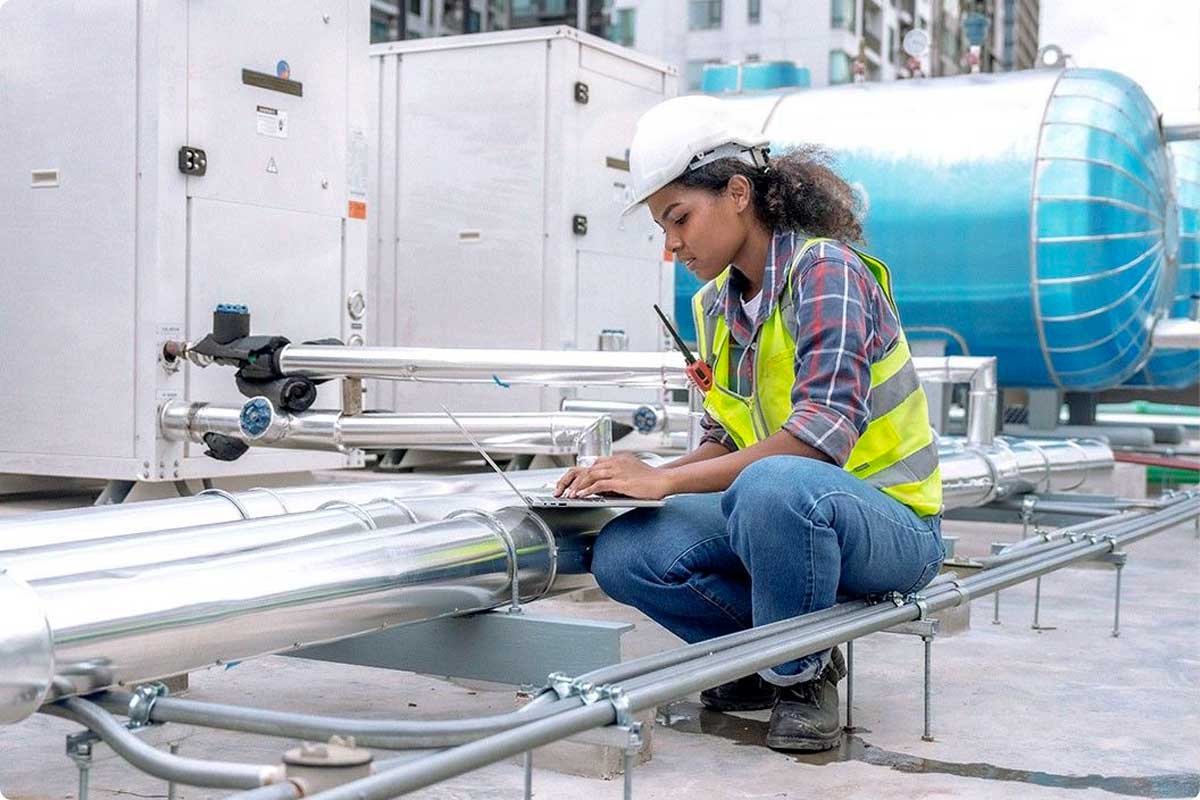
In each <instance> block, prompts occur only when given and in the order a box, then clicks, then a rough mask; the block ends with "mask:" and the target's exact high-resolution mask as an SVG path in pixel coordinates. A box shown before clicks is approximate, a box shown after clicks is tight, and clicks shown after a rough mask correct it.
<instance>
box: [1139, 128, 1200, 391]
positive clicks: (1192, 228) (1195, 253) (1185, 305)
mask: <svg viewBox="0 0 1200 800" xmlns="http://www.w3.org/2000/svg"><path fill="white" fill-rule="evenodd" d="M1167 148H1168V150H1169V151H1170V153H1171V160H1172V161H1173V162H1174V165H1175V201H1176V204H1177V205H1178V207H1179V246H1178V249H1177V251H1176V252H1177V253H1178V256H1177V258H1176V263H1175V267H1176V279H1175V291H1174V294H1173V296H1172V300H1171V309H1170V312H1171V316H1172V317H1177V318H1187V319H1200V142H1172V143H1171V144H1169V145H1168V146H1167ZM1197 380H1200V351H1196V350H1168V351H1165V352H1161V353H1157V354H1155V355H1153V356H1151V357H1150V360H1149V361H1148V362H1147V363H1146V366H1145V367H1144V368H1142V369H1140V370H1138V372H1137V374H1135V375H1134V376H1133V379H1132V380H1130V381H1129V385H1130V386H1147V387H1155V388H1163V389H1179V388H1183V387H1186V386H1191V385H1192V384H1194V383H1196V381H1197Z"/></svg>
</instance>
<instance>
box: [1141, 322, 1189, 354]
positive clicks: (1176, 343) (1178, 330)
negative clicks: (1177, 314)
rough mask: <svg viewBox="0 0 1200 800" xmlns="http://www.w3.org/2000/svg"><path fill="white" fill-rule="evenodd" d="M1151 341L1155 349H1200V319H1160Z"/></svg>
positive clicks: (1155, 326) (1151, 335)
mask: <svg viewBox="0 0 1200 800" xmlns="http://www.w3.org/2000/svg"><path fill="white" fill-rule="evenodd" d="M1150 341H1151V344H1152V346H1153V348H1154V350H1155V351H1159V350H1200V320H1195V319H1160V320H1159V321H1158V322H1157V323H1155V325H1154V331H1153V332H1152V333H1151V334H1150Z"/></svg>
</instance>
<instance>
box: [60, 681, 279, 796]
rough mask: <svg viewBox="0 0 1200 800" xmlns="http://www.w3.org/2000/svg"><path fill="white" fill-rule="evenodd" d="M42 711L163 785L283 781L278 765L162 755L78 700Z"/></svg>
mask: <svg viewBox="0 0 1200 800" xmlns="http://www.w3.org/2000/svg"><path fill="white" fill-rule="evenodd" d="M41 711H42V712H43V713H45V714H49V715H51V716H54V717H62V718H63V719H69V720H71V721H72V722H77V723H79V724H80V725H82V726H84V727H85V728H87V729H88V730H90V731H91V732H92V733H94V734H96V735H97V736H99V737H100V738H101V739H102V740H103V741H104V743H105V744H107V745H108V746H109V747H111V748H112V749H113V752H115V753H116V754H117V755H119V756H120V757H121V758H123V759H125V761H127V762H128V763H129V764H130V765H131V766H133V767H135V768H137V769H139V770H141V771H142V772H144V773H146V774H147V775H153V776H154V777H156V778H161V779H162V780H164V781H170V782H172V783H181V784H184V785H185V786H206V787H208V788H212V789H254V788H257V787H259V786H267V785H270V784H275V783H279V782H281V781H283V780H285V773H284V768H283V767H282V766H281V765H266V764H262V765H260V764H237V763H232V762H225V761H201V760H199V759H195V758H184V757H182V756H177V755H171V754H169V753H164V752H163V751H161V750H159V749H158V748H156V747H154V746H152V745H149V744H147V743H146V742H144V741H142V740H141V739H139V738H138V737H137V736H136V735H134V734H133V733H130V731H129V729H128V728H126V727H125V726H124V725H122V724H121V723H120V722H118V721H117V720H116V719H114V718H113V716H112V715H111V714H109V713H108V712H107V711H105V710H104V709H103V708H101V707H100V706H98V705H96V704H95V703H92V702H89V701H88V700H85V699H83V698H80V697H67V698H64V699H62V700H59V701H57V702H56V703H52V704H50V705H47V706H43V707H42V709H41Z"/></svg>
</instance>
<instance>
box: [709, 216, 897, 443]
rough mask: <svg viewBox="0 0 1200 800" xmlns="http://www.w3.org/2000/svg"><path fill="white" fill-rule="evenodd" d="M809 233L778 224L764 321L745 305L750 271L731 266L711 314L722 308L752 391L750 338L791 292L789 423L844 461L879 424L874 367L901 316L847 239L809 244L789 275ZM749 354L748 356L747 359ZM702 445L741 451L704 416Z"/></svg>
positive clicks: (736, 363)
mask: <svg viewBox="0 0 1200 800" xmlns="http://www.w3.org/2000/svg"><path fill="white" fill-rule="evenodd" d="M805 238H807V237H805V236H804V234H803V233H799V232H797V231H788V230H776V231H775V234H774V236H773V237H772V239H771V247H770V249H769V251H768V254H767V263H766V271H765V273H764V274H763V287H762V288H763V296H762V302H761V303H760V305H759V308H758V314H757V316H756V318H755V319H753V320H752V319H749V318H748V317H747V316H746V312H745V310H744V309H743V308H742V291H743V289H744V288H745V287H746V285H747V281H746V277H745V276H744V275H743V274H742V273H741V272H739V271H738V270H737V269H731V270H730V271H729V278H728V280H726V281H725V284H724V285H723V286H722V288H721V291H720V292H719V293H718V294H717V295H716V297H715V298H714V300H713V303H712V305H711V306H709V307H708V308H706V309H705V312H706V313H707V314H709V315H715V314H717V313H721V314H723V315H724V316H725V322H726V324H727V325H728V326H729V330H730V336H731V339H732V341H731V342H730V344H731V346H733V345H736V346H737V347H736V350H737V351H740V352H735V353H734V354H733V356H734V357H732V358H731V359H730V365H729V369H730V372H731V373H734V374H731V375H730V376H729V384H728V385H729V386H730V387H731V388H733V389H734V390H735V391H737V392H738V393H739V394H742V395H749V394H750V393H751V391H752V390H753V384H754V365H753V358H752V356H751V355H750V353H751V352H752V351H751V350H750V344H751V342H752V341H753V340H754V337H755V334H756V333H757V332H758V329H759V327H760V326H761V325H762V323H763V322H764V321H765V320H766V319H767V318H768V317H769V316H770V315H771V314H772V312H773V311H774V310H775V307H776V306H777V305H778V304H779V300H780V298H781V297H783V293H784V292H791V293H792V301H793V303H792V313H794V314H795V315H796V321H797V323H798V325H797V330H798V331H799V336H798V337H797V338H796V357H795V362H794V365H795V371H796V382H795V384H793V386H792V414H791V416H790V417H789V418H788V420H787V421H786V422H785V423H784V425H783V429H784V430H786V431H787V432H788V433H790V434H792V435H793V436H795V437H796V438H797V439H799V440H800V441H802V442H805V443H806V444H808V445H810V446H812V447H813V448H815V449H817V450H820V451H821V452H822V453H825V454H826V455H827V456H829V457H830V458H831V459H832V460H833V462H834V463H835V464H838V465H839V466H843V465H845V463H846V461H847V460H848V459H849V457H850V451H851V450H853V449H854V445H855V444H856V443H857V442H858V437H859V436H861V435H862V432H863V431H865V430H866V429H867V423H868V422H869V421H870V406H869V403H868V398H869V396H870V392H871V364H872V363H874V362H876V361H879V360H880V359H882V358H883V356H884V355H885V354H886V353H887V351H888V350H889V349H890V348H891V347H892V345H893V344H895V342H896V339H897V338H898V337H899V335H900V320H899V319H898V318H897V316H896V314H895V312H894V311H893V310H892V306H891V304H890V303H889V302H888V300H887V297H886V296H885V295H884V293H883V289H882V288H881V287H880V285H879V282H878V281H876V280H875V276H874V275H872V274H871V271H870V270H869V269H867V267H866V266H865V265H864V264H863V263H862V261H861V260H859V258H858V256H857V255H855V253H854V251H853V250H852V249H850V248H849V247H848V246H846V245H844V244H842V243H840V242H821V243H819V244H816V245H814V246H813V247H811V248H809V249H808V251H807V252H806V253H805V254H804V256H803V257H802V258H801V259H800V262H799V263H797V264H796V268H795V269H794V270H792V273H791V280H790V281H788V280H787V269H788V265H789V264H790V263H791V261H792V256H793V254H794V252H795V250H796V248H797V247H799V246H801V245H803V243H804V241H805ZM739 356H740V357H739ZM701 424H702V426H703V427H704V430H705V433H704V436H703V437H702V439H701V443H703V442H716V443H718V444H720V445H722V446H723V447H725V448H726V449H727V450H731V451H732V450H736V449H737V445H736V444H735V443H734V441H733V438H732V437H731V436H730V435H729V434H728V433H727V432H726V431H725V429H724V428H723V427H721V425H720V423H718V422H717V421H716V420H714V419H713V418H712V417H711V416H710V415H708V414H705V415H704V419H703V420H702V422H701Z"/></svg>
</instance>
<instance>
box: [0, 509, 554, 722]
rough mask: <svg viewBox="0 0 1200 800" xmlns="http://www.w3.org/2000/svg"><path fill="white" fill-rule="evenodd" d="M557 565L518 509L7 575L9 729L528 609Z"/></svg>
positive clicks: (0, 712) (2, 601) (545, 531)
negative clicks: (76, 570)
mask: <svg viewBox="0 0 1200 800" xmlns="http://www.w3.org/2000/svg"><path fill="white" fill-rule="evenodd" d="M393 511H394V509H393V510H387V509H384V510H383V513H384V514H386V515H391V514H392V513H393ZM365 513H366V512H364V514H365ZM364 521H365V520H364ZM372 523H373V518H372ZM250 524H251V525H254V524H255V523H250ZM329 524H330V525H331V529H332V528H337V527H340V526H344V525H345V524H346V522H345V520H344V519H340V520H330V521H329ZM237 527H238V525H237V524H235V525H233V526H229V531H228V532H229V533H230V534H231V535H232V534H235V533H236V530H235V529H236V528H237ZM557 552H558V551H557V547H556V544H555V538H554V534H553V533H552V532H551V530H550V528H549V527H548V526H547V525H546V523H545V522H543V521H542V520H541V519H540V518H539V517H538V516H537V515H535V514H533V513H532V512H530V511H528V510H527V509H525V508H523V507H522V508H507V509H502V510H500V511H497V512H495V513H488V512H484V511H475V510H462V511H458V512H455V513H453V514H452V515H451V516H450V517H449V518H447V519H445V520H443V521H440V522H432V523H419V524H416V525H411V524H410V525H396V526H391V527H385V528H378V529H375V528H370V527H368V529H365V530H356V531H349V532H346V531H343V532H341V533H337V534H330V535H325V536H314V537H309V538H307V539H301V540H298V541H292V542H285V543H282V544H276V545H270V546H264V547H260V548H257V549H252V550H247V551H241V552H232V553H221V554H218V555H215V556H212V557H192V558H188V557H184V558H178V559H177V558H174V554H173V553H172V552H171V551H170V550H169V549H168V550H165V552H162V557H161V560H160V561H159V562H158V563H150V564H142V565H140V566H130V567H127V568H122V569H117V570H100V571H92V572H84V573H80V574H74V575H65V576H64V575H60V576H58V577H49V578H44V579H40V580H33V581H30V582H26V581H24V580H22V579H21V578H20V576H19V572H16V571H15V570H14V571H13V572H8V573H0V608H3V609H5V623H4V630H3V637H2V639H0V653H2V654H3V658H2V659H0V723H11V722H16V721H19V720H21V719H23V718H24V717H26V716H28V715H29V714H32V713H33V712H34V711H36V710H37V708H38V707H39V706H40V705H42V703H44V702H47V701H49V700H53V699H55V698H56V697H61V696H64V695H70V694H74V693H85V692H90V691H94V690H96V689H100V688H104V687H108V686H117V685H123V684H126V683H128V682H131V681H141V680H146V679H150V678H155V677H162V676H167V675H175V674H179V673H181V672H188V671H191V670H195V669H199V668H202V667H205V666H210V665H213V664H217V665H220V664H228V663H231V662H235V661H240V660H242V659H245V658H249V657H253V656H257V655H264V654H268V653H275V652H280V651H283V650H289V649H293V648H298V647H302V646H305V645H309V644H316V643H320V642H327V641H332V640H336V639H341V638H345V637H348V636H353V635H356V634H359V633H366V632H368V631H371V630H377V629H379V628H385V627H390V626H393V625H398V624H402V623H408V622H417V621H421V620H427V619H433V618H436V617H440V616H446V615H454V614H465V613H469V612H473V611H481V610H484V609H489V608H494V607H496V606H499V605H503V604H506V603H510V602H513V601H514V600H519V601H520V602H529V601H531V600H535V599H537V598H538V597H542V596H544V595H545V594H546V593H547V592H549V591H550V589H551V586H552V585H553V584H554V582H555V576H556V573H557V567H558V559H557Z"/></svg>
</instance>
